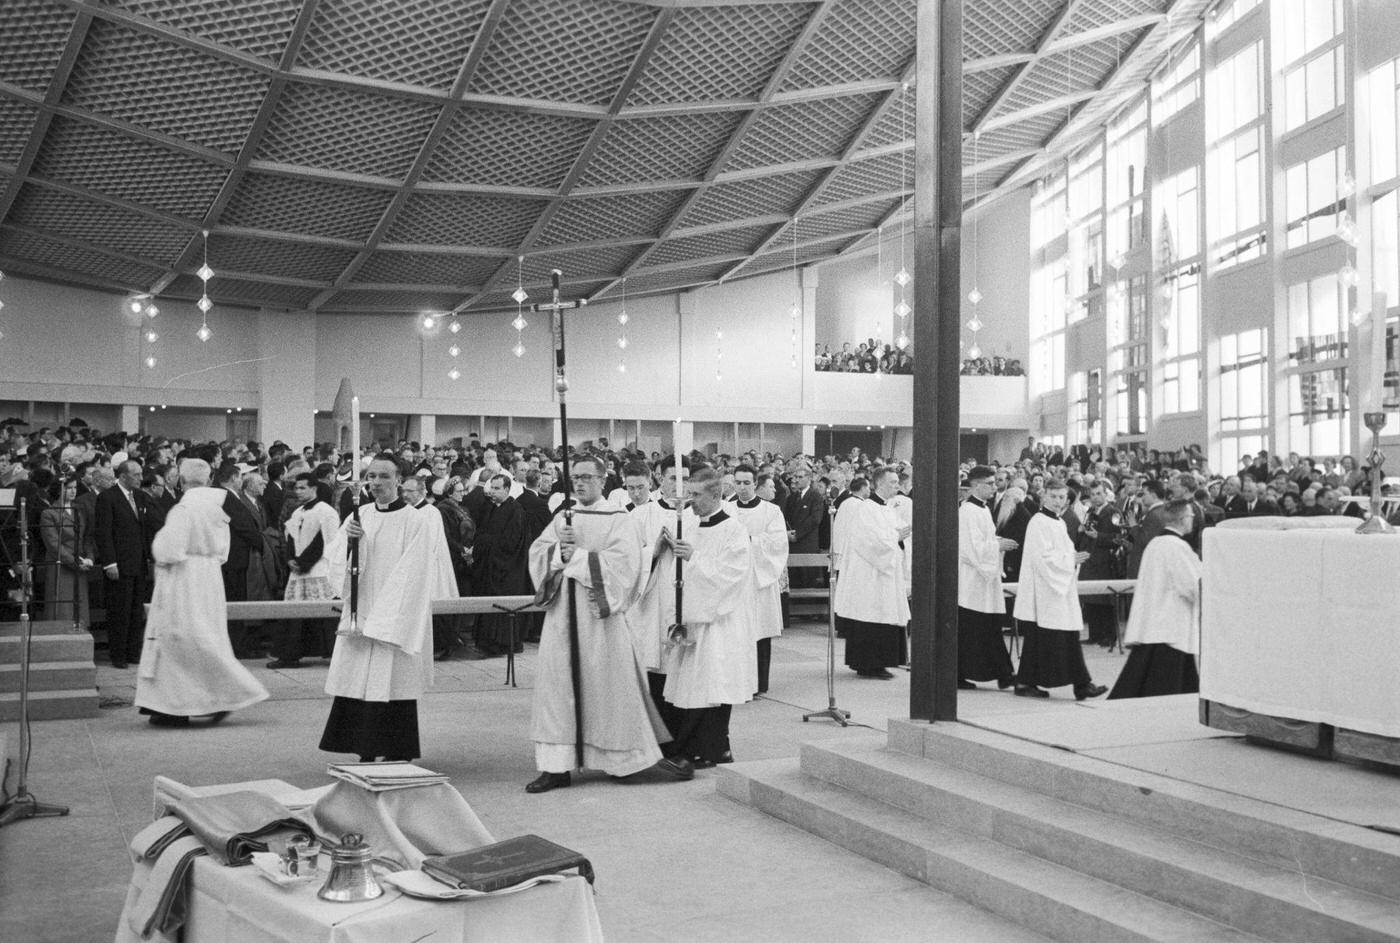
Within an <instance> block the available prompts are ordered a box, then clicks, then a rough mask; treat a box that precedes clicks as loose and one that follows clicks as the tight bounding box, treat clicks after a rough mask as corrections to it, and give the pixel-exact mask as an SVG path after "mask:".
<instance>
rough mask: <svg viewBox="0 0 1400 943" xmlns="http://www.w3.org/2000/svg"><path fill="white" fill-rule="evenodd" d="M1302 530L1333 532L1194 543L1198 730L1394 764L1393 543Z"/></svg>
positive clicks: (1213, 531) (1398, 538)
mask: <svg viewBox="0 0 1400 943" xmlns="http://www.w3.org/2000/svg"><path fill="white" fill-rule="evenodd" d="M1256 520H1257V521H1259V522H1260V523H1261V524H1263V521H1264V520H1271V519H1256ZM1310 520H1312V521H1319V520H1326V521H1328V522H1329V523H1331V522H1332V521H1336V522H1337V526H1334V527H1302V528H1293V529H1272V528H1268V527H1267V526H1260V527H1230V526H1219V527H1214V528H1209V529H1207V530H1206V531H1205V533H1204V538H1203V563H1204V566H1203V570H1202V586H1201V653H1200V675H1201V689H1200V697H1201V719H1202V723H1205V724H1207V725H1208V726H1211V727H1217V728H1219V729H1224V730H1232V731H1236V732H1241V733H1246V734H1249V735H1250V736H1254V737H1257V738H1259V739H1263V740H1273V741H1278V742H1281V743H1285V744H1288V745H1290V746H1294V747H1299V748H1304V749H1309V750H1313V751H1315V752H1317V753H1318V754H1320V755H1324V756H1332V755H1339V756H1349V757H1353V758H1360V759H1372V760H1377V761H1380V762H1386V763H1396V762H1398V761H1400V685H1397V684H1396V683H1395V679H1396V677H1397V674H1400V647H1397V646H1396V644H1395V639H1396V636H1397V629H1400V535H1385V534H1376V535H1369V534H1368V535H1361V534H1357V533H1355V532H1354V528H1355V523H1356V522H1355V520H1354V519H1350V518H1346V519H1338V518H1331V519H1327V518H1312V519H1310ZM1343 521H1345V523H1343ZM1280 524H1282V521H1280Z"/></svg>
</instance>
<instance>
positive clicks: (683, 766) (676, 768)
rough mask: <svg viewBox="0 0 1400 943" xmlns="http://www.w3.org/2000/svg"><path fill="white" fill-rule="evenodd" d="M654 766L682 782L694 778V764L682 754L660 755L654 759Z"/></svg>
mask: <svg viewBox="0 0 1400 943" xmlns="http://www.w3.org/2000/svg"><path fill="white" fill-rule="evenodd" d="M710 765H711V766H714V765H715V764H713V763H711V764H710ZM656 768H657V769H659V770H661V772H663V773H670V774H671V775H672V776H674V777H676V778H677V779H679V780H681V781H682V782H684V781H686V780H689V779H694V778H695V764H694V763H692V762H691V761H690V760H687V759H686V758H685V757H683V756H666V757H662V758H661V759H659V760H657V761H656Z"/></svg>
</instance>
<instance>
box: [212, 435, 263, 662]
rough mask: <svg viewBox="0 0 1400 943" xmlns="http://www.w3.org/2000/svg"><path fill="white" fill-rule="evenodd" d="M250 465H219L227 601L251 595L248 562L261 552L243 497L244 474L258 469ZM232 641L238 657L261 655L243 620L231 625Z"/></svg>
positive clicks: (254, 521) (254, 522) (259, 534)
mask: <svg viewBox="0 0 1400 943" xmlns="http://www.w3.org/2000/svg"><path fill="white" fill-rule="evenodd" d="M255 470H256V469H254V468H253V466H251V465H240V464H239V463H237V462H224V463H223V464H222V465H220V466H219V472H218V483H219V487H221V488H223V489H224V491H225V492H226V493H225V494H224V513H225V514H227V515H228V530H229V542H228V562H227V563H225V564H224V565H223V566H222V567H221V568H220V569H221V570H222V571H223V575H224V598H225V599H226V600H227V601H228V602H243V601H245V600H247V598H248V562H249V558H250V555H251V554H253V553H255V552H256V553H262V531H261V530H260V529H259V528H258V521H257V518H256V517H254V516H253V512H252V510H251V509H250V508H249V507H248V504H247V502H246V501H244V499H243V475H244V473H245V472H249V471H255ZM228 637H229V641H230V642H232V643H233V653H234V654H235V655H237V656H238V657H239V658H260V657H262V653H261V652H258V651H254V650H253V642H252V640H251V639H249V638H248V629H247V626H246V625H244V624H243V623H242V622H230V623H229V624H228Z"/></svg>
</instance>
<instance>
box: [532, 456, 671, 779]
mask: <svg viewBox="0 0 1400 943" xmlns="http://www.w3.org/2000/svg"><path fill="white" fill-rule="evenodd" d="M571 472H572V475H571V477H572V482H573V487H574V499H575V504H574V511H573V523H572V524H570V523H569V522H568V521H567V520H566V519H565V515H564V514H563V513H560V514H556V515H555V516H554V519H553V520H552V521H550V524H549V526H548V527H546V528H545V529H544V533H542V534H540V536H539V537H538V538H536V539H535V542H534V543H533V544H531V546H530V576H531V578H532V579H533V580H534V582H535V585H536V586H537V587H539V590H538V591H537V596H538V598H539V599H540V601H541V602H542V603H543V604H544V605H545V606H546V607H547V608H546V611H545V619H544V629H543V632H542V633H541V635H540V651H539V666H538V668H537V670H536V671H537V674H536V680H535V698H534V706H533V712H532V716H531V720H530V738H531V739H532V740H533V741H534V743H535V766H536V768H537V769H539V770H540V775H539V776H538V777H537V778H536V779H535V780H533V781H532V782H531V783H530V784H529V785H527V786H526V787H525V791H526V792H531V793H542V792H548V791H550V790H551V789H558V788H560V787H563V786H568V785H570V784H571V782H572V777H571V775H570V771H571V770H573V769H575V768H576V764H577V755H576V744H575V729H576V728H575V723H574V717H575V714H574V697H575V691H574V687H573V680H572V673H571V667H570V637H569V636H570V633H569V619H570V605H569V597H570V595H572V596H573V599H574V606H573V611H574V614H575V618H576V619H577V626H578V644H579V669H580V671H579V691H578V696H579V699H580V703H581V705H582V713H583V766H584V767H585V768H587V769H596V770H602V771H603V772H604V773H607V774H609V775H611V776H629V775H631V774H633V773H638V772H641V771H642V770H644V769H647V768H648V767H650V766H653V765H658V766H659V768H660V769H661V770H662V771H664V772H668V773H671V774H672V775H674V776H676V777H677V778H678V779H689V778H691V777H693V776H694V775H695V771H694V770H693V769H691V768H690V764H689V763H686V762H681V761H669V760H667V761H662V754H661V748H660V746H659V745H658V744H659V743H663V742H669V741H670V740H671V737H670V734H669V733H668V731H667V730H666V726H665V724H663V723H662V721H661V718H660V716H659V715H658V713H657V711H656V709H655V707H653V706H652V703H651V700H650V697H649V695H648V691H647V681H646V677H645V674H644V673H643V670H642V664H641V662H640V661H639V660H638V657H637V653H636V651H635V649H634V648H633V645H632V637H631V635H630V634H629V632H628V630H627V625H626V623H625V621H624V619H623V614H624V613H625V612H626V611H627V608H628V606H630V605H631V604H632V603H633V601H634V600H635V599H636V594H637V587H638V584H639V583H640V581H641V579H642V576H643V572H644V571H643V566H644V563H645V557H644V555H643V551H642V543H641V540H640V539H639V538H638V536H637V527H636V523H635V521H634V520H633V519H632V518H631V517H630V516H629V515H628V514H627V512H625V511H623V510H621V509H620V508H617V507H615V506H613V505H612V504H611V503H609V502H608V501H606V500H605V499H604V498H603V482H604V481H605V480H606V476H607V469H606V466H604V464H603V462H602V461H601V460H599V459H597V458H594V457H593V456H583V457H581V458H578V459H575V460H574V461H573V463H572V467H571Z"/></svg>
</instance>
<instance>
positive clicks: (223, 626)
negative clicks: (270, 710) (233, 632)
mask: <svg viewBox="0 0 1400 943" xmlns="http://www.w3.org/2000/svg"><path fill="white" fill-rule="evenodd" d="M210 476H211V470H210V467H209V463H208V462H205V461H202V460H201V459H186V460H185V461H184V462H182V463H181V464H180V480H181V482H182V483H183V486H184V492H185V493H184V496H183V497H181V499H180V503H179V504H176V505H175V506H174V507H173V508H171V509H170V513H169V515H168V516H167V517H166V519H165V526H164V527H162V528H161V529H160V531H159V532H157V534H156V536H155V540H154V541H153V542H152V544H151V555H152V557H153V558H154V560H155V589H154V593H153V595H152V597H151V609H150V614H149V615H148V616H147V618H146V637H145V644H144V645H143V646H142V649H141V665H140V668H139V669H138V671H137V675H136V706H137V707H138V708H140V709H141V713H143V714H149V715H150V722H151V723H152V724H155V725H157V726H166V727H177V726H178V727H183V726H186V725H188V724H189V719H190V718H191V717H196V716H203V715H209V716H210V718H211V720H212V721H213V722H214V723H218V722H219V721H221V720H223V719H224V717H226V716H228V713H229V712H230V711H236V710H239V709H240V708H244V707H248V706H249V705H251V704H256V703H257V702H258V701H261V700H265V699H266V698H267V696H268V695H267V689H266V688H264V687H263V686H262V684H260V683H259V682H258V679H257V678H254V677H253V675H252V674H251V673H250V672H249V671H248V669H247V668H244V667H243V666H242V665H241V664H239V662H238V659H237V658H235V657H234V655H233V646H232V645H231V644H230V642H229V637H228V610H227V608H226V605H225V601H224V583H223V576H222V573H221V571H220V567H221V566H222V565H223V562H224V561H225V560H227V559H228V548H229V529H228V515H227V514H225V513H224V510H223V503H224V490H223V489H222V488H210V487H208V485H209V479H210Z"/></svg>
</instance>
